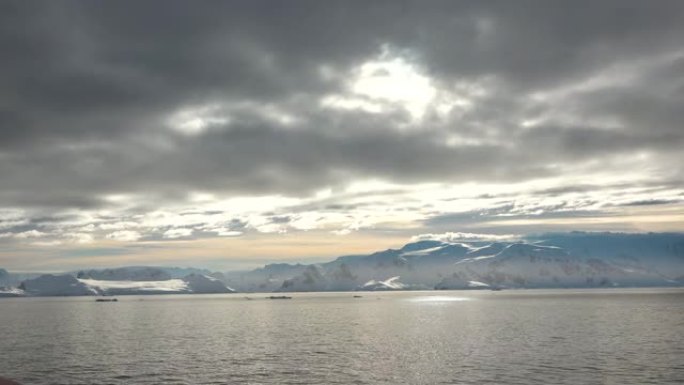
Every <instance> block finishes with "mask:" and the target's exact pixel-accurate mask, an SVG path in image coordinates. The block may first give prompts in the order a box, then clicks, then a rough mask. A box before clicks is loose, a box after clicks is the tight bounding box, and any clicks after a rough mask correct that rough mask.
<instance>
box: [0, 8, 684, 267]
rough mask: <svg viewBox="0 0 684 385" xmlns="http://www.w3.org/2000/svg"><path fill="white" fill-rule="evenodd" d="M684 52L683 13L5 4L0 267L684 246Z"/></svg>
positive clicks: (1, 15)
mask: <svg viewBox="0 0 684 385" xmlns="http://www.w3.org/2000/svg"><path fill="white" fill-rule="evenodd" d="M683 42H684V2H683V1H679V0H673V1H663V0H657V1H626V0H616V1H594V0H592V1H579V0H576V1H565V0H563V1H548V0H539V1H508V0H506V1H482V0H478V1H451V0H450V1H425V0H421V1H410V2H404V1H396V0H388V1H330V0H326V1H254V0H249V1H226V2H214V1H207V2H196V1H142V2H141V1H108V2H105V1H78V2H77V1H23V0H20V1H7V0H3V1H0V55H1V57H2V59H1V61H0V63H1V64H0V66H1V67H0V267H5V268H8V269H10V270H23V271H31V270H44V271H48V270H54V271H57V270H66V269H72V268H80V267H97V266H118V265H131V264H163V265H183V266H206V267H210V268H216V269H232V268H242V267H250V266H256V265H259V264H263V263H264V262H269V261H275V260H292V261H295V260H296V261H309V260H311V261H313V260H320V259H325V258H329V257H331V256H336V255H342V254H349V253H359V252H370V251H373V250H377V249H382V248H385V247H389V246H395V247H396V246H400V245H401V244H403V243H406V242H408V241H409V239H410V238H411V237H413V236H419V235H421V234H434V236H436V237H439V234H443V233H446V232H466V233H475V234H493V235H499V236H500V235H518V234H525V233H531V232H543V231H566V230H611V231H682V230H684V204H683V203H684V167H683V166H682V165H683V164H684V151H683V150H682V149H683V148H684V43H683ZM482 236H485V235H482Z"/></svg>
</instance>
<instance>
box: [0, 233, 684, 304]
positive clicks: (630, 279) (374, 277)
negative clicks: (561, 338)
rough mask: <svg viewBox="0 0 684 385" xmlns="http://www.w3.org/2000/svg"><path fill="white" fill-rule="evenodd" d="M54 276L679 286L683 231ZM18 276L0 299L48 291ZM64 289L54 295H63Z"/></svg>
mask: <svg viewBox="0 0 684 385" xmlns="http://www.w3.org/2000/svg"><path fill="white" fill-rule="evenodd" d="M64 276H68V278H61V279H62V280H64V282H62V284H63V285H67V286H68V285H72V286H69V287H77V286H78V287H80V289H77V290H76V292H77V293H78V294H79V295H81V294H89V293H91V294H103V293H104V294H149V293H156V294H159V293H176V292H182V293H200V292H202V293H213V292H232V291H234V290H236V291H240V292H298V291H349V290H431V289H437V290H460V289H495V290H498V289H517V288H583V287H647V286H681V285H684V234H681V233H642V234H628V233H589V232H571V233H547V234H539V235H528V236H525V237H521V238H519V239H517V240H515V241H505V242H502V241H487V240H475V241H467V242H466V241H464V242H460V241H459V242H454V241H442V240H418V241H415V242H411V243H408V244H406V245H404V246H402V247H400V248H397V249H387V250H382V251H378V252H375V253H371V254H368V255H350V256H341V257H338V258H336V259H334V260H332V261H330V262H327V263H321V264H310V265H304V264H287V263H275V264H269V265H266V266H264V267H261V268H257V269H254V270H250V271H233V272H225V273H221V272H211V271H208V270H204V269H193V268H167V267H154V266H145V267H124V268H118V269H93V270H84V271H78V272H71V273H69V274H65V275H64ZM21 278H24V280H23V281H22V283H21V284H20V285H18V287H12V288H8V287H6V288H5V289H0V295H2V293H3V292H4V293H6V294H5V296H10V295H11V296H16V295H24V294H28V295H30V294H33V295H49V294H50V290H53V289H54V288H50V287H48V288H47V289H43V292H40V291H33V292H31V291H30V290H26V289H27V288H29V287H31V286H34V287H36V284H35V283H36V281H37V280H41V279H42V280H43V281H45V280H46V278H45V277H36V276H35V275H30V276H26V275H24V276H21ZM51 279H52V280H54V278H51ZM48 280H50V279H48ZM17 281H18V276H16V275H14V274H13V273H10V272H7V271H5V270H2V269H0V286H3V285H4V286H16V283H17ZM67 281H68V282H67ZM50 282H52V281H50ZM112 282H116V284H113V283H112ZM145 282H147V283H145ZM153 282H154V284H153ZM192 282H194V283H193V284H194V287H195V289H193V284H191V283H192ZM171 283H173V284H171ZM67 286H65V287H64V288H63V289H64V290H62V291H61V292H64V293H71V292H70V291H69V290H68V289H66V287H67ZM3 290H4V291H3Z"/></svg>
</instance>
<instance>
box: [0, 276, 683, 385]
mask: <svg viewBox="0 0 684 385" xmlns="http://www.w3.org/2000/svg"><path fill="white" fill-rule="evenodd" d="M354 295H362V296H363V297H362V298H354V297H353V296H354ZM248 296H249V297H250V298H253V300H247V299H245V295H244V294H228V295H192V296H191V295H187V296H186V295H168V296H130V297H126V296H122V297H119V302H115V303H97V302H95V301H94V299H93V298H92V297H72V298H6V299H0V376H6V377H9V378H13V379H15V380H19V381H21V382H23V383H25V384H159V383H164V384H260V383H266V384H621V385H627V384H681V383H684V290H681V289H606V290H515V291H501V292H490V291H486V292H472V291H443V292H442V291H440V292H393V293H309V294H300V293H295V294H291V296H292V297H293V298H292V299H291V300H269V299H265V297H266V296H267V294H249V295H248Z"/></svg>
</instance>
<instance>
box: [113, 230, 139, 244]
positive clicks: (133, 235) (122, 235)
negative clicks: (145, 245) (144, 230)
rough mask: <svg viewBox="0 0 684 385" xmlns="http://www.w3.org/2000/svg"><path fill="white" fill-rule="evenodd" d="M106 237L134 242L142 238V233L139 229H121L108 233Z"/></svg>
mask: <svg viewBox="0 0 684 385" xmlns="http://www.w3.org/2000/svg"><path fill="white" fill-rule="evenodd" d="M106 238H107V239H112V240H115V241H120V242H134V241H137V240H138V239H140V238H142V235H141V234H140V233H139V232H137V231H131V230H119V231H114V232H112V233H109V234H107V235H106Z"/></svg>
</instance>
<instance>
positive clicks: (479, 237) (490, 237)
mask: <svg viewBox="0 0 684 385" xmlns="http://www.w3.org/2000/svg"><path fill="white" fill-rule="evenodd" d="M516 239H520V236H519V235H511V234H507V235H500V234H474V233H458V232H447V233H442V234H419V235H415V236H413V237H411V241H412V242H417V241H428V240H430V241H442V242H449V243H458V242H479V241H494V242H500V241H513V240H516Z"/></svg>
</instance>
